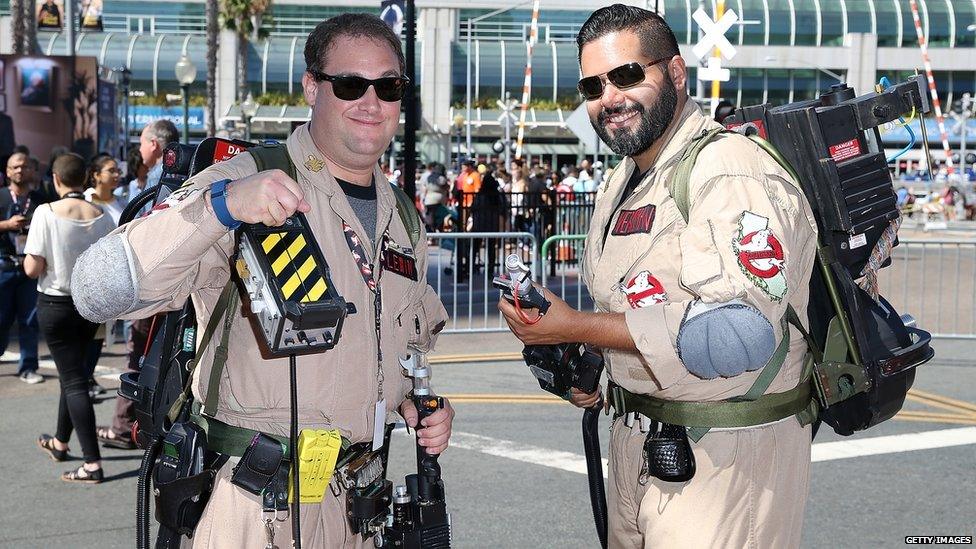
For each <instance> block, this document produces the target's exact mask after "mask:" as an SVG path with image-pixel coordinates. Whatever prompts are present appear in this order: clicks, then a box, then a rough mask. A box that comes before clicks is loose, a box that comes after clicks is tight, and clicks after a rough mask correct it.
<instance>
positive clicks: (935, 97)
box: [910, 0, 954, 177]
mask: <svg viewBox="0 0 976 549" xmlns="http://www.w3.org/2000/svg"><path fill="white" fill-rule="evenodd" d="M910 3H911V6H912V20H914V21H915V34H916V35H918V47H919V48H921V49H922V63H924V65H925V76H926V78H928V81H929V95H931V96H932V106H933V107H935V121H936V122H938V124H939V133H940V134H941V136H942V149H943V150H944V151H945V155H946V169H947V170H948V171H949V173H950V174H951V173H952V172H953V171H954V170H953V165H952V149H950V148H949V132H947V131H946V127H945V118H943V116H942V106H941V105H940V104H939V94H938V92H936V90H935V78H934V77H933V76H932V62H931V61H929V47H928V44H927V43H926V42H925V34H924V33H923V32H922V21H921V19H919V17H918V3H916V1H915V0H910ZM922 123H924V121H923V122H922ZM928 168H929V177H932V176H933V174H932V166H929V167H928Z"/></svg>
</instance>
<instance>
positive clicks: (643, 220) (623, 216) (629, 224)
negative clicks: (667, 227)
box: [610, 204, 656, 236]
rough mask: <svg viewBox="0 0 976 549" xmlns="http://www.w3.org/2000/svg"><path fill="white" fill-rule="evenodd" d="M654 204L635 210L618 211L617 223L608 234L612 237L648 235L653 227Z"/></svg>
mask: <svg viewBox="0 0 976 549" xmlns="http://www.w3.org/2000/svg"><path fill="white" fill-rule="evenodd" d="M655 209H656V208H655V207H654V204H648V205H647V206H644V207H643V208H637V209H636V210H620V215H618V216H617V222H616V223H614V224H613V230H612V231H610V234H612V235H613V236H627V235H630V234H638V233H645V234H646V233H650V232H651V227H653V226H654V212H655Z"/></svg>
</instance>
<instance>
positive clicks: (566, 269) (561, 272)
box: [540, 234, 593, 310]
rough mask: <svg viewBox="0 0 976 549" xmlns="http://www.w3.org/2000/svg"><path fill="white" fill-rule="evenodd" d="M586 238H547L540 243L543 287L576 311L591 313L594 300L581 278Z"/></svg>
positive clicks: (573, 235) (576, 235)
mask: <svg viewBox="0 0 976 549" xmlns="http://www.w3.org/2000/svg"><path fill="white" fill-rule="evenodd" d="M585 239H586V235H585V234H561V235H556V236H550V237H549V238H547V239H546V241H545V242H543V243H542V252H541V253H540V255H541V257H542V261H543V264H542V285H543V286H545V287H546V288H549V290H550V291H551V292H552V293H554V294H556V295H558V296H559V297H560V298H562V299H563V301H565V302H566V303H569V304H570V305H572V306H573V307H575V308H576V309H577V310H592V309H593V300H592V299H591V298H590V294H589V292H587V291H586V286H584V285H583V281H582V279H581V277H580V267H581V263H580V260H582V258H583V241H584V240H585Z"/></svg>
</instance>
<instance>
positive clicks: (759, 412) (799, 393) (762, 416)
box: [618, 127, 821, 442]
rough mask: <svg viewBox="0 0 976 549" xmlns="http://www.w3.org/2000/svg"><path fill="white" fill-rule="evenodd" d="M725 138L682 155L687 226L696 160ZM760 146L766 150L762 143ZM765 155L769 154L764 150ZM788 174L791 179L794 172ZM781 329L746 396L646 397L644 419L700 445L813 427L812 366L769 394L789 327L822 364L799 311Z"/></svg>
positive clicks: (708, 134)
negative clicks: (723, 432)
mask: <svg viewBox="0 0 976 549" xmlns="http://www.w3.org/2000/svg"><path fill="white" fill-rule="evenodd" d="M723 133H732V132H730V131H729V130H726V129H725V128H722V127H719V128H713V129H711V130H707V131H703V132H702V133H701V134H700V135H699V136H698V137H696V138H694V140H692V143H691V145H690V146H688V147H686V148H685V150H684V152H683V153H682V155H681V160H679V161H678V165H677V166H676V167H675V169H674V172H673V173H672V174H671V177H670V179H669V180H668V192H669V193H670V194H671V198H672V199H673V200H674V203H675V206H677V208H678V211H679V212H681V217H682V218H683V219H684V220H685V223H687V222H688V213H689V210H690V208H691V196H690V185H689V183H690V181H691V171H692V170H693V169H694V167H695V162H696V161H697V160H698V155H699V153H701V151H702V149H704V148H705V146H706V145H708V144H709V143H710V142H711V141H712V140H713V139H715V138H716V137H717V136H718V135H720V134H723ZM754 141H755V140H754ZM759 145H760V146H761V147H762V144H761V143H760V144H759ZM763 149H764V150H765V147H763ZM773 158H774V159H776V160H777V161H779V159H778V158H776V156H773ZM787 171H789V172H790V173H793V172H792V170H790V169H788V170H787ZM790 183H791V184H793V185H794V186H795V185H796V184H795V183H794V182H792V181H791V182H790ZM781 323H782V326H783V330H782V332H783V338H782V340H781V341H780V344H779V346H778V347H777V348H776V351H775V352H774V353H773V356H772V357H770V359H769V361H768V362H767V363H766V365H764V366H763V368H762V371H761V372H760V374H759V377H758V378H756V381H755V382H754V383H753V384H752V387H750V388H749V390H748V391H746V394H744V395H742V396H741V397H736V398H733V399H729V400H726V401H721V402H684V401H663V400H659V399H654V398H651V397H646V398H647V399H649V400H650V401H651V404H649V406H650V407H651V408H652V409H653V414H652V415H648V414H644V415H647V416H648V417H651V418H653V419H659V420H660V421H666V422H668V423H674V424H676V425H685V426H689V427H691V428H689V429H688V436H689V437H691V438H692V439H693V440H695V441H696V442H697V441H698V440H699V439H700V438H701V437H702V436H704V435H705V433H707V432H708V429H709V427H747V426H749V425H759V424H762V423H769V422H771V421H778V420H780V419H783V418H784V417H788V416H790V415H794V414H796V415H797V417H798V419H799V420H800V422H801V423H802V424H804V425H806V424H808V423H811V422H813V420H814V419H815V418H816V399H815V398H813V393H812V391H811V386H810V383H811V379H812V378H811V376H812V373H813V361H812V360H809V359H808V360H806V361H805V362H804V368H803V375H802V377H801V379H800V383H799V385H797V387H795V388H794V389H792V390H790V391H787V392H785V393H776V394H772V395H766V394H765V393H766V390H767V389H769V386H770V385H771V384H772V382H773V379H775V378H776V375H777V374H779V371H780V369H781V368H782V367H783V364H784V363H785V362H786V355H787V353H788V351H789V339H790V335H789V333H790V332H789V326H788V324H792V325H793V326H794V327H796V328H797V330H799V331H800V333H801V334H803V337H804V339H805V340H806V342H807V346H808V347H809V348H810V351H811V352H812V353H813V355H814V356H813V358H814V360H819V357H820V354H821V353H820V352H819V350H818V349H817V346H816V344H815V343H814V341H813V338H812V337H811V336H810V334H809V333H808V332H807V331H806V330H805V329H804V328H803V324H802V323H801V322H800V317H799V315H798V314H797V313H796V310H795V309H793V305H790V304H787V307H786V314H785V315H784V316H783V319H782V320H781ZM641 396H643V395H641ZM642 400H643V399H642ZM653 401H658V402H653ZM665 408H673V409H674V410H673V411H667V410H665ZM659 409H660V410H659ZM785 411H789V413H785V414H784V412H785ZM618 412H619V410H618ZM654 414H656V415H654ZM663 416H669V417H671V419H677V420H680V421H669V420H668V419H665V418H664V417H663ZM776 416H778V417H776Z"/></svg>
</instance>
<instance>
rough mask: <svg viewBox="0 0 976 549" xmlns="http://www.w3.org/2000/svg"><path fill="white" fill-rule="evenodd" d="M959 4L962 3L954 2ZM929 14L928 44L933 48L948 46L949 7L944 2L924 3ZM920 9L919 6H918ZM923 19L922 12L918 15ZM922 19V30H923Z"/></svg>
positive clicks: (931, 1) (934, 0)
mask: <svg viewBox="0 0 976 549" xmlns="http://www.w3.org/2000/svg"><path fill="white" fill-rule="evenodd" d="M956 3H957V4H961V3H962V2H956ZM925 4H926V6H928V12H929V21H928V23H929V27H928V28H929V37H928V43H929V45H930V46H933V47H940V46H941V47H948V46H949V6H947V5H946V3H945V0H929V1H928V2H926V3H925ZM919 8H921V6H919ZM919 15H920V16H921V17H924V12H922V13H920V14H919ZM924 23H925V21H924V19H923V26H922V29H925V26H924Z"/></svg>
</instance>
